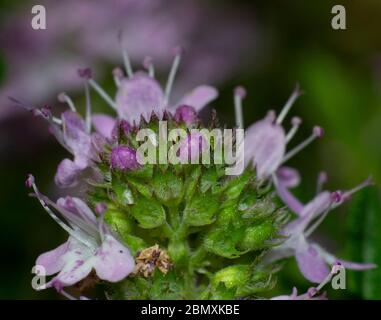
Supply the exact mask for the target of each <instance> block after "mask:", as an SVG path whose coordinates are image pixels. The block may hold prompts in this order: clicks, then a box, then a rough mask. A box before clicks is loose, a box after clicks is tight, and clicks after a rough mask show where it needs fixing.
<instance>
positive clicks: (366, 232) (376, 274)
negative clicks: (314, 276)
mask: <svg viewBox="0 0 381 320" xmlns="http://www.w3.org/2000/svg"><path fill="white" fill-rule="evenodd" d="M380 230H381V203H380V195H379V193H378V190H377V188H375V187H372V188H367V189H365V190H363V191H362V192H361V193H359V194H358V195H356V197H355V198H354V203H353V206H352V207H351V210H350V212H349V215H348V241H347V244H348V245H347V250H348V257H349V258H350V259H351V260H353V261H356V262H366V263H375V264H377V265H378V268H376V269H372V270H368V271H362V272H350V273H349V283H348V289H349V290H351V291H352V292H354V293H355V294H357V295H360V296H361V297H362V298H364V299H381V231H380Z"/></svg>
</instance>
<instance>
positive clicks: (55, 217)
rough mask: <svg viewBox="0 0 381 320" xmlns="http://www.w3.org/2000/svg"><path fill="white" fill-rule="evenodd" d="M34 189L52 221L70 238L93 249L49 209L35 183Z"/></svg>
mask: <svg viewBox="0 0 381 320" xmlns="http://www.w3.org/2000/svg"><path fill="white" fill-rule="evenodd" d="M32 187H33V190H34V192H35V193H36V196H37V199H38V201H40V203H41V205H42V207H43V208H44V209H45V211H46V212H47V213H48V214H49V215H50V216H51V217H52V219H53V220H54V221H55V222H57V223H58V225H60V226H61V227H62V228H63V229H64V230H65V231H66V232H67V233H68V234H69V235H70V236H72V237H74V238H76V239H77V240H78V241H80V242H82V243H83V244H85V245H86V246H88V247H90V248H92V247H93V246H92V245H91V244H90V243H88V242H87V241H86V240H84V239H82V238H81V237H78V236H77V234H76V233H75V231H74V230H73V229H72V228H70V227H69V226H68V225H67V224H66V223H64V222H63V221H62V220H61V219H59V218H58V217H57V216H56V215H55V214H54V213H53V211H52V210H51V209H50V208H49V206H48V205H47V203H46V202H45V201H44V199H42V197H41V194H40V191H39V190H38V188H37V186H36V184H35V183H33V184H32Z"/></svg>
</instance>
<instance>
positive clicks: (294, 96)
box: [276, 84, 302, 124]
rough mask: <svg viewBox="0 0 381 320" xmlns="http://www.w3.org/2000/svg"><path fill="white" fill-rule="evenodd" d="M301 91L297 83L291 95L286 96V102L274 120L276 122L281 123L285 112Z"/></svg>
mask: <svg viewBox="0 0 381 320" xmlns="http://www.w3.org/2000/svg"><path fill="white" fill-rule="evenodd" d="M301 94H302V93H301V91H300V88H299V85H298V84H297V85H296V87H295V89H294V91H293V92H292V94H291V96H290V97H289V98H288V100H287V102H286V104H285V105H284V107H283V109H282V111H281V112H280V114H279V116H278V118H277V120H276V122H277V124H281V123H282V121H283V120H284V118H285V117H286V115H287V113H288V112H289V111H290V109H291V107H292V106H293V104H294V102H295V101H296V99H298V98H299V97H300V95H301Z"/></svg>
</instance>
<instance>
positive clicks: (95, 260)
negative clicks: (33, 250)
mask: <svg viewBox="0 0 381 320" xmlns="http://www.w3.org/2000/svg"><path fill="white" fill-rule="evenodd" d="M27 185H32V187H33V189H34V192H35V196H36V197H37V198H38V199H39V201H40V203H41V204H42V206H43V208H44V209H45V210H46V211H47V212H48V213H49V215H50V216H51V217H52V218H53V219H54V220H55V221H56V222H57V223H58V224H59V225H60V226H61V227H62V228H63V229H64V230H65V231H67V232H68V233H69V238H68V240H67V241H66V242H65V243H63V244H61V245H60V246H58V247H57V248H55V249H53V250H51V251H48V252H46V253H43V254H41V255H40V256H39V257H38V258H37V261H36V265H38V266H42V267H44V269H45V272H46V275H48V276H50V275H55V276H54V277H53V278H52V279H51V280H50V281H49V282H48V283H47V284H45V285H42V286H40V287H39V290H42V289H45V288H49V287H55V288H56V289H57V290H58V291H61V290H62V288H63V287H66V286H71V285H73V284H75V283H77V282H79V281H81V280H82V279H84V278H86V277H87V276H88V275H89V273H90V272H91V271H92V270H95V272H96V274H97V276H98V277H99V278H100V279H102V280H107V281H109V282H118V281H120V280H122V279H124V278H125V277H127V276H128V275H129V274H130V273H131V272H132V271H133V269H134V265H135V263H134V259H133V257H132V256H131V254H130V251H129V249H128V248H126V247H125V246H124V245H123V244H121V243H120V242H119V241H118V240H117V239H116V238H115V237H114V235H112V233H111V231H110V230H109V229H108V227H107V226H106V225H105V224H104V222H103V217H100V218H97V217H96V216H95V215H94V213H93V212H92V211H91V209H90V208H89V207H88V206H87V205H86V204H85V203H84V202H83V201H82V200H81V199H79V198H75V197H66V198H60V199H58V201H57V203H54V202H52V201H51V200H50V199H48V198H47V197H45V196H44V195H43V194H41V193H40V192H39V190H38V189H37V186H36V184H35V183H34V178H33V177H32V176H29V177H28V180H27ZM52 209H54V210H56V211H57V212H58V213H59V214H60V215H61V217H62V218H59V217H58V215H57V214H55V213H54V212H53V210H52Z"/></svg>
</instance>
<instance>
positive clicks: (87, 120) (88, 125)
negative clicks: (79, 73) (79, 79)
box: [85, 81, 91, 133]
mask: <svg viewBox="0 0 381 320" xmlns="http://www.w3.org/2000/svg"><path fill="white" fill-rule="evenodd" d="M85 96H86V117H85V123H86V131H87V132H88V133H90V132H91V100H90V90H89V85H88V83H87V81H85Z"/></svg>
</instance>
